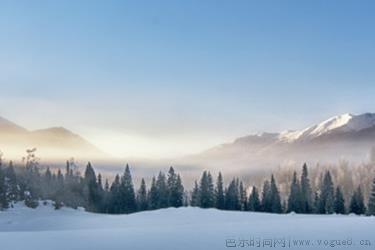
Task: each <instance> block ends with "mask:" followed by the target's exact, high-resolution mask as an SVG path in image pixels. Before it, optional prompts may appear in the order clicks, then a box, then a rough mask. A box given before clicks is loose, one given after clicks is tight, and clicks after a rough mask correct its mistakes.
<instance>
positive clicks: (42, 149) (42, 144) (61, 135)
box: [0, 117, 109, 160]
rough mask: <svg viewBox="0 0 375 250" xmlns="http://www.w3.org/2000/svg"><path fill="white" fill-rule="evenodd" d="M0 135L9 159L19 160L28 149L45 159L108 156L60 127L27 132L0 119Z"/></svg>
mask: <svg viewBox="0 0 375 250" xmlns="http://www.w3.org/2000/svg"><path fill="white" fill-rule="evenodd" d="M0 136H1V141H0V150H1V151H2V152H3V153H4V155H5V156H6V157H8V158H9V157H10V158H20V157H21V156H22V155H23V154H24V153H25V151H26V150H27V149H29V148H37V152H38V155H40V156H41V157H42V158H43V159H47V160H54V159H56V160H60V159H63V160H66V159H69V158H81V159H93V158H94V159H97V158H98V159H102V158H108V157H109V156H108V155H107V154H106V153H104V152H102V151H101V150H100V149H99V148H97V147H96V146H94V145H93V144H91V143H90V142H89V141H87V140H86V139H85V138H83V137H82V136H80V135H78V134H76V133H74V132H72V131H70V130H69V129H67V128H64V127H61V126H60V127H50V128H45V129H37V130H27V129H25V128H23V127H21V126H19V125H17V124H16V123H13V122H11V121H9V120H7V119H5V118H3V117H0Z"/></svg>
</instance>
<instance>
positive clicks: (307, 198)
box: [301, 163, 313, 213]
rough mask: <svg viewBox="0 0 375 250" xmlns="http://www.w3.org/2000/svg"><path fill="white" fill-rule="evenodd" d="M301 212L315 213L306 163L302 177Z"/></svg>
mask: <svg viewBox="0 0 375 250" xmlns="http://www.w3.org/2000/svg"><path fill="white" fill-rule="evenodd" d="M301 203H302V204H301V205H302V207H301V212H302V213H311V212H312V211H313V197H312V190H311V185H310V179H309V174H308V170H307V165H306V163H305V164H303V167H302V175H301Z"/></svg>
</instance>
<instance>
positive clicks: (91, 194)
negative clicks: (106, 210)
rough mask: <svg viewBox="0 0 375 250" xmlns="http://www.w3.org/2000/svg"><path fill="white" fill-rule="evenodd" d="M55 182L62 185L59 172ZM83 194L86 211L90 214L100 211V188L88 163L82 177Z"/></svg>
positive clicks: (61, 176) (61, 177) (62, 178)
mask: <svg viewBox="0 0 375 250" xmlns="http://www.w3.org/2000/svg"><path fill="white" fill-rule="evenodd" d="M57 180H58V182H59V183H60V182H61V184H60V185H62V186H63V185H64V177H63V175H62V174H61V171H60V170H59V172H58V174H57ZM84 192H85V196H86V202H87V209H88V210H89V211H92V212H99V211H100V204H101V197H100V187H99V185H98V183H97V178H96V174H95V171H94V169H93V167H92V166H91V163H90V162H89V163H88V164H87V166H86V170H85V176H84Z"/></svg>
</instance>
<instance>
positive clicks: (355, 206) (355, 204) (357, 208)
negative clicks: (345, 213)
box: [350, 186, 366, 214]
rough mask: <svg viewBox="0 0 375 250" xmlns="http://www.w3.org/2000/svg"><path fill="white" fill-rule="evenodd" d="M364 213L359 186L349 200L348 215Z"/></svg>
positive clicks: (364, 208)
mask: <svg viewBox="0 0 375 250" xmlns="http://www.w3.org/2000/svg"><path fill="white" fill-rule="evenodd" d="M365 212H366V207H365V204H364V201H363V194H362V189H361V187H360V186H359V187H358V188H357V190H356V191H355V192H354V193H353V196H352V198H351V200H350V213H354V214H364V213H365Z"/></svg>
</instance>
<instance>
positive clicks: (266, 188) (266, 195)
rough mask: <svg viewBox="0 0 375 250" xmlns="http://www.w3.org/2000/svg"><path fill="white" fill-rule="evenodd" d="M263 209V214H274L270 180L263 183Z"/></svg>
mask: <svg viewBox="0 0 375 250" xmlns="http://www.w3.org/2000/svg"><path fill="white" fill-rule="evenodd" d="M261 207H262V211H263V212H272V197H271V186H270V182H269V181H268V180H265V181H264V183H263V190H262V203H261Z"/></svg>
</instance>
